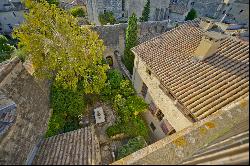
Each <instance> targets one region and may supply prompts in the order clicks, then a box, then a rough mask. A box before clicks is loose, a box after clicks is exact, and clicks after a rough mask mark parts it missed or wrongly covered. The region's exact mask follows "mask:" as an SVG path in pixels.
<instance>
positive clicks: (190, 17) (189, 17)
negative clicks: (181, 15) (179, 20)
mask: <svg viewBox="0 0 250 166" xmlns="http://www.w3.org/2000/svg"><path fill="white" fill-rule="evenodd" d="M195 18H197V12H196V11H195V10H194V9H191V10H190V11H189V12H188V14H187V16H186V18H185V20H186V21H187V20H194V19H195Z"/></svg>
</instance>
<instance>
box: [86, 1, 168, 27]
mask: <svg viewBox="0 0 250 166" xmlns="http://www.w3.org/2000/svg"><path fill="white" fill-rule="evenodd" d="M146 2H147V0H88V1H87V10H88V17H89V21H90V22H93V23H95V24H97V25H100V22H99V20H98V16H99V14H100V13H104V11H112V12H113V13H114V16H115V17H116V19H117V20H118V21H120V20H127V19H128V18H129V16H131V15H132V13H135V14H136V15H137V17H138V18H139V17H141V15H142V11H143V8H144V6H145V4H146ZM169 3H170V1H169V0H157V1H156V0H153V1H152V0H151V6H150V21H160V20H166V18H167V15H168V12H169V11H168V7H169Z"/></svg>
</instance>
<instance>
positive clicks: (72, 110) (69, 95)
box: [51, 84, 86, 117]
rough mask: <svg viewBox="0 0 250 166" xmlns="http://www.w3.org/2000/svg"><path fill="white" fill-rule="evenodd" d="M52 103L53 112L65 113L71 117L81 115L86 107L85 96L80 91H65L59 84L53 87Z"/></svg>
mask: <svg viewBox="0 0 250 166" xmlns="http://www.w3.org/2000/svg"><path fill="white" fill-rule="evenodd" d="M51 102H52V108H53V110H55V111H56V112H65V113H66V114H67V116H71V117H77V116H78V115H80V114H81V113H82V112H83V110H84V108H85V106H86V104H85V100H84V95H83V94H82V93H81V92H80V91H73V90H71V89H64V88H62V87H61V86H59V85H57V84H54V85H53V86H52V91H51Z"/></svg>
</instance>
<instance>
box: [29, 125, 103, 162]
mask: <svg viewBox="0 0 250 166" xmlns="http://www.w3.org/2000/svg"><path fill="white" fill-rule="evenodd" d="M100 162H101V157H100V147H99V142H98V140H97V137H96V135H95V133H94V127H93V126H91V127H86V128H82V129H79V130H76V131H72V132H68V133H64V134H60V135H57V136H54V137H50V138H47V139H45V140H44V141H43V143H42V145H41V146H40V148H39V150H38V152H37V154H36V157H35V159H34V161H33V164H38V165H68V164H69V165H71V164H73V165H98V164H100Z"/></svg>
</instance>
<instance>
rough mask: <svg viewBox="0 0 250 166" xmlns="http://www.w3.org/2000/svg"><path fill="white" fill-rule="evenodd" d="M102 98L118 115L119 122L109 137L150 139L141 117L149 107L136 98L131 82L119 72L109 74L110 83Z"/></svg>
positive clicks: (110, 128) (111, 129) (111, 128)
mask: <svg viewBox="0 0 250 166" xmlns="http://www.w3.org/2000/svg"><path fill="white" fill-rule="evenodd" d="M101 98H102V99H105V101H109V102H110V103H111V104H112V106H113V108H114V110H116V112H117V113H118V118H119V120H117V121H116V124H115V125H113V126H111V127H109V128H108V129H107V130H106V132H107V135H108V136H109V137H112V136H114V135H116V134H121V133H124V134H125V135H126V136H130V137H136V136H143V137H144V138H145V139H147V138H148V128H147V125H146V124H145V123H144V121H143V120H142V118H141V117H140V116H139V115H140V114H141V113H142V112H144V111H145V110H146V108H147V107H148V105H147V104H146V103H145V102H144V100H143V99H142V98H140V97H138V96H136V93H135V90H134V88H133V86H132V84H131V82H130V81H129V80H125V79H124V78H123V76H122V75H121V74H120V72H119V71H117V70H110V71H109V72H108V81H107V83H106V86H105V88H104V89H103V91H102V93H101Z"/></svg>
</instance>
